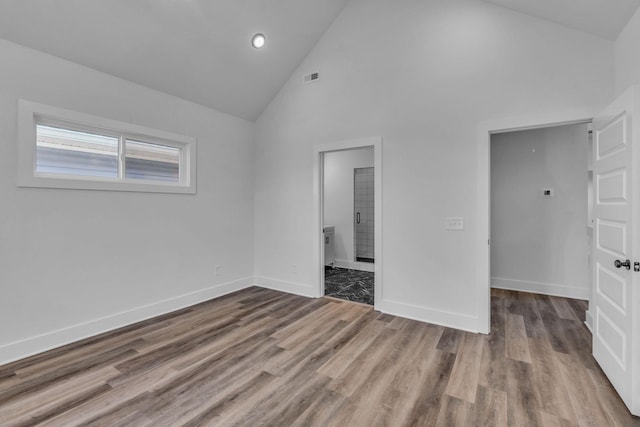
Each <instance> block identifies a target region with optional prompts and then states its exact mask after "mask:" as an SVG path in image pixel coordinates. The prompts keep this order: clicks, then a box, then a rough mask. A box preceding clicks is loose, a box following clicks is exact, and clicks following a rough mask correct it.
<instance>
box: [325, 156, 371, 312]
mask: <svg viewBox="0 0 640 427" xmlns="http://www.w3.org/2000/svg"><path fill="white" fill-rule="evenodd" d="M323 163H324V164H323V168H324V170H323V200H324V204H323V215H322V216H323V218H324V224H323V232H324V248H325V249H324V294H325V295H326V296H329V297H334V298H339V299H344V300H348V301H353V302H359V303H363V304H369V305H373V304H374V299H375V298H374V268H373V267H374V264H375V263H374V260H375V255H374V253H375V237H374V226H375V215H374V206H375V194H374V190H375V183H374V182H375V179H374V178H375V168H374V165H373V163H374V151H373V147H360V148H353V149H349V150H340V151H331V152H327V153H325V154H324V162H323Z"/></svg>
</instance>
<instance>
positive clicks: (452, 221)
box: [444, 216, 464, 231]
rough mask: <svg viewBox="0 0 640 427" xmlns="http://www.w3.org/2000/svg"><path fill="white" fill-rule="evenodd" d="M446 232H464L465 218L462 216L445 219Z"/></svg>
mask: <svg viewBox="0 0 640 427" xmlns="http://www.w3.org/2000/svg"><path fill="white" fill-rule="evenodd" d="M444 228H445V230H455V231H460V230H464V218H463V217H461V216H448V217H446V218H445V219H444Z"/></svg>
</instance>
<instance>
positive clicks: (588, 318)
mask: <svg viewBox="0 0 640 427" xmlns="http://www.w3.org/2000/svg"><path fill="white" fill-rule="evenodd" d="M584 314H585V321H584V324H585V325H586V326H587V329H589V331H591V333H593V315H592V314H591V311H590V310H587V311H586V312H585V313H584Z"/></svg>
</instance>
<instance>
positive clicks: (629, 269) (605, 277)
mask: <svg viewBox="0 0 640 427" xmlns="http://www.w3.org/2000/svg"><path fill="white" fill-rule="evenodd" d="M636 99H637V89H635V88H634V89H630V90H629V91H627V92H626V93H624V94H623V95H622V96H621V97H620V98H618V99H617V100H616V101H615V102H614V103H613V104H611V105H610V106H609V107H607V108H606V109H605V110H604V111H603V112H602V113H601V114H600V115H598V116H597V117H596V118H595V119H594V122H593V132H594V135H593V136H594V138H593V140H594V144H593V149H594V156H593V159H594V163H593V169H594V191H595V195H594V196H595V197H594V220H595V221H594V227H595V242H594V243H595V244H594V245H593V260H594V263H593V264H594V275H593V277H594V286H595V290H594V291H595V292H594V293H593V295H594V297H593V299H594V300H593V301H592V302H591V303H592V307H590V309H589V310H590V311H591V312H592V313H593V314H594V319H595V321H594V328H593V356H594V357H595V358H596V360H597V361H598V363H599V364H600V366H601V367H602V370H603V371H604V372H605V373H606V374H607V376H608V377H609V380H610V381H611V383H612V384H613V386H614V387H615V388H616V390H617V391H618V393H619V394H620V396H621V397H622V399H623V400H624V402H625V404H626V405H627V407H628V408H629V409H630V410H631V412H632V413H634V414H636V415H640V396H639V394H640V372H639V371H638V369H639V368H640V351H639V346H640V340H639V339H638V338H639V336H638V334H639V332H640V324H639V320H640V299H639V298H640V288H639V287H638V285H639V283H640V272H638V271H635V272H634V270H640V264H637V266H636V265H635V262H638V261H640V245H639V242H638V237H639V236H640V234H639V232H640V218H639V216H638V215H639V213H640V209H638V206H639V202H640V200H639V199H640V198H639V197H638V191H639V190H640V182H638V177H639V174H638V173H639V172H640V163H639V160H640V145H639V144H638V135H637V134H636V135H634V132H633V127H632V125H636V127H638V120H636V117H635V116H634V108H633V104H634V100H636ZM636 133H637V132H636Z"/></svg>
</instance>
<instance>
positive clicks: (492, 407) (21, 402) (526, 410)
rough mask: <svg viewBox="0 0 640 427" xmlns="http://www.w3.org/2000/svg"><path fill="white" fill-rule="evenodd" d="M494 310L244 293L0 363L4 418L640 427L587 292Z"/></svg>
mask: <svg viewBox="0 0 640 427" xmlns="http://www.w3.org/2000/svg"><path fill="white" fill-rule="evenodd" d="M491 305H492V328H491V334H490V335H488V336H486V335H476V334H472V333H468V332H462V331H458V330H454V329H448V328H444V327H440V326H435V325H430V324H426V323H421V322H417V321H412V320H407V319H403V318H399V317H395V316H390V315H382V314H380V313H377V312H375V311H373V310H372V309H371V308H370V307H367V306H363V305H358V304H353V303H349V302H341V301H337V300H334V299H327V298H322V299H308V298H303V297H300V296H294V295H288V294H284V293H280V292H276V291H271V290H266V289H261V288H250V289H246V290H243V291H240V292H237V293H234V294H230V295H227V296H224V297H221V298H218V299H216V300H212V301H209V302H206V303H203V304H200V305H197V306H194V307H190V308H187V309H184V310H181V311H178V312H175V313H171V314H169V315H165V316H161V317H159V318H155V319H152V320H149V321H145V322H142V323H139V324H136V325H132V326H129V327H126V328H123V329H121V330H118V331H114V332H110V333H107V334H103V335H102V336H98V337H94V338H91V339H87V340H84V341H81V342H78V343H75V344H72V345H69V346H66V347H62V348H59V349H55V350H52V351H49V352H46V353H43V354H40V355H36V356H33V357H30V358H28V359H24V360H21V361H18V362H15V363H12V364H9V365H5V366H0V425H1V426H31V425H42V426H77V425H82V426H124V425H126V426H204V425H211V426H257V425H265V426H367V427H369V426H636V425H637V426H640V419H638V418H634V417H632V416H631V415H630V414H629V412H628V411H627V409H626V408H625V406H624V404H623V403H622V401H621V400H620V399H619V397H618V396H617V394H616V393H615V391H614V390H613V389H612V387H611V385H610V384H609V382H608V381H607V379H606V378H605V376H604V375H603V373H602V371H601V370H600V369H599V367H598V365H597V364H596V363H595V361H594V360H593V358H592V357H591V355H590V353H591V345H590V342H591V336H590V333H589V331H588V330H587V329H586V328H585V327H584V325H583V324H582V321H583V319H584V311H585V309H586V303H585V302H583V301H577V300H569V299H564V298H556V297H550V296H543V295H533V294H527V293H519V292H511V291H502V290H494V291H493V293H492V298H491Z"/></svg>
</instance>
